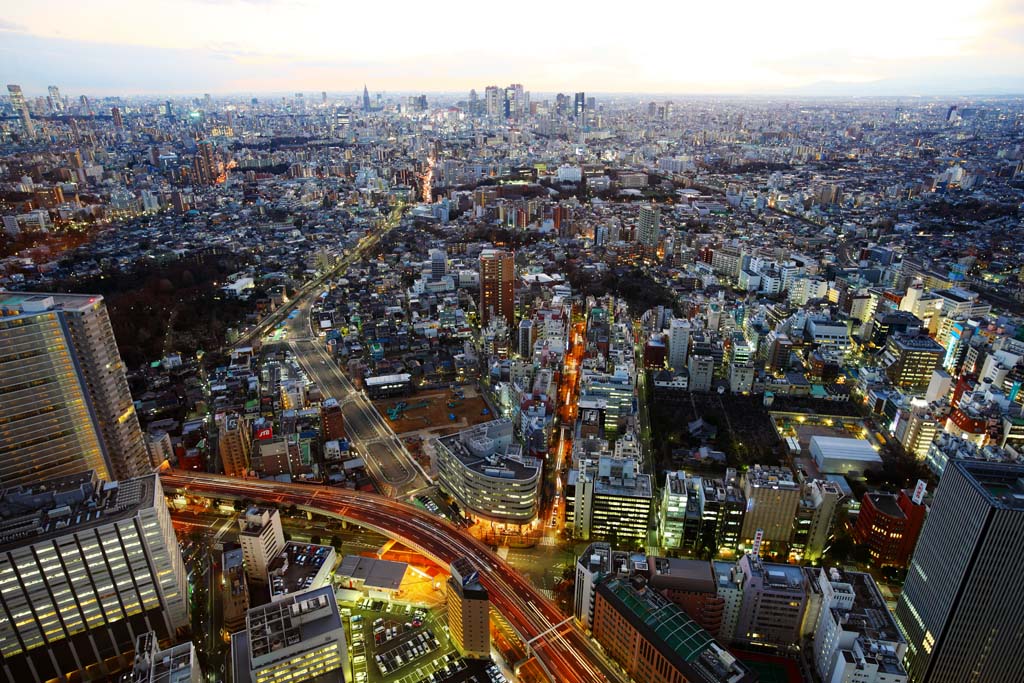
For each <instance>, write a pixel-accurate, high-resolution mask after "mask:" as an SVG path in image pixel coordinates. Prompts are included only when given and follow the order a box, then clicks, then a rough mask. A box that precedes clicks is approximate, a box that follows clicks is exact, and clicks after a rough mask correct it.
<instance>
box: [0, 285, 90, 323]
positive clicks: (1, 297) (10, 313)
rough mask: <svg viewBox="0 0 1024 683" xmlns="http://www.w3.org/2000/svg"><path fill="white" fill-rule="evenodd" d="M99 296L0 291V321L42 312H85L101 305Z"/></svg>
mask: <svg viewBox="0 0 1024 683" xmlns="http://www.w3.org/2000/svg"><path fill="white" fill-rule="evenodd" d="M102 301H103V297H102V296H100V295H99V294H53V293H50V292H8V291H3V290H0V319H2V318H6V317H16V316H19V315H26V314H35V313H41V312H43V311H52V310H65V311H79V312H81V311H87V310H89V309H90V308H92V307H93V306H95V305H96V304H97V303H102Z"/></svg>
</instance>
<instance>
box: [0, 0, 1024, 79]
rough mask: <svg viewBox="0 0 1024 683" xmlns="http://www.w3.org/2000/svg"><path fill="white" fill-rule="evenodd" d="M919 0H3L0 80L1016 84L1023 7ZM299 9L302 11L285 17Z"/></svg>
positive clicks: (1022, 51)
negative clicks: (525, 5)
mask: <svg viewBox="0 0 1024 683" xmlns="http://www.w3.org/2000/svg"><path fill="white" fill-rule="evenodd" d="M182 8H184V9H185V11H186V15H185V20H184V22H183V20H182ZM441 10H445V11H441ZM928 10H929V11H928V12H927V13H924V12H922V11H921V10H920V8H918V7H916V6H915V5H911V4H909V3H897V4H896V5H895V6H893V5H892V3H883V2H881V1H880V0H877V1H876V0H870V1H869V2H867V3H862V4H860V5H858V7H857V11H856V12H852V11H849V12H841V11H839V10H824V11H823V10H821V8H820V7H816V6H814V5H811V4H809V3H807V2H804V0H787V1H786V2H783V3H781V4H780V3H775V4H773V5H771V6H770V7H769V6H760V5H749V6H746V7H741V8H739V10H738V11H737V8H735V7H732V6H730V7H724V6H721V7H719V6H716V7H701V8H685V9H683V8H680V7H676V6H672V5H668V4H659V5H656V6H654V7H652V8H650V10H649V11H648V12H645V13H644V14H642V15H641V14H639V13H636V14H628V13H627V14H624V15H623V16H618V15H616V16H615V17H614V19H612V18H610V17H608V16H606V15H603V14H601V13H588V14H583V13H579V12H578V11H577V10H575V9H574V8H571V7H558V6H552V7H544V8H543V13H541V12H539V11H534V12H531V11H524V12H522V13H520V14H518V15H511V16H507V15H504V14H502V15H501V16H500V17H498V16H495V17H494V21H488V16H487V15H482V14H481V12H480V11H479V10H478V8H476V7H475V6H474V5H472V4H470V3H466V2H462V1H461V0H460V1H459V2H454V3H447V4H446V5H445V7H443V8H437V9H436V10H434V11H425V10H424V9H423V8H419V7H418V6H416V5H413V4H406V3H400V4H399V6H398V7H397V8H395V15H397V16H402V15H403V13H406V14H408V17H409V20H408V21H393V20H392V19H391V16H392V15H389V16H388V17H382V16H379V15H378V14H377V12H376V10H375V8H373V7H344V8H342V7H340V6H338V7H335V6H332V5H331V4H329V3H322V2H319V1H318V0H217V1H214V2H210V1H203V0H190V1H189V2H186V3H184V4H183V5H179V4H173V3H166V2H146V3H127V2H124V1H123V0H101V2H99V3H92V4H90V5H89V6H88V7H86V6H83V5H77V4H73V3H68V2H66V1H65V0H46V1H44V2H38V3H32V4H31V5H22V6H17V7H10V8H8V9H7V11H6V12H5V19H4V20H3V21H0V35H2V36H3V41H2V42H3V43H5V45H4V47H3V48H0V49H2V50H3V52H4V53H6V58H5V62H6V63H7V65H8V69H9V71H8V73H7V76H6V78H7V80H8V82H17V83H20V84H22V85H23V86H24V88H25V90H26V92H27V93H28V94H29V95H35V94H38V93H40V92H42V91H45V88H46V86H47V85H49V84H51V83H61V84H62V87H63V88H64V89H65V90H66V91H69V92H70V91H76V92H77V91H88V92H91V93H95V94H155V93H174V94H179V93H180V94H184V93H195V92H211V93H218V94H228V93H241V92H247V93H249V92H252V93H267V92H296V91H300V90H311V91H320V90H325V89H326V90H330V91H344V92H349V91H357V90H359V89H360V88H361V87H362V83H364V82H370V83H373V84H374V85H375V88H376V90H378V91H379V90H387V91H396V90H398V91H413V90H415V91H423V92H453V91H455V92H458V91H468V90H469V89H470V88H474V87H475V88H477V89H480V88H482V87H483V86H484V85H487V84H489V83H491V82H495V83H504V82H522V83H524V84H527V89H530V90H533V91H535V92H557V91H559V90H586V91H594V92H603V93H618V92H623V93H639V92H649V93H673V94H675V93H681V94H685V93H689V94H794V93H796V94H821V95H829V94H836V95H838V94H844V95H864V94H906V95H917V94H920V95H927V94H946V93H964V94H979V93H989V92H992V93H1007V92H1015V91H1016V92H1020V91H1022V90H1024V77H1022V76H1021V75H1020V74H1019V73H1018V72H1019V70H1017V69H1014V67H1013V64H1019V63H1021V60H1022V59H1024V40H1021V36H1022V33H1024V11H1022V10H1021V8H1020V7H1018V6H1015V4H1014V3H1012V2H1010V1H1009V0H992V1H989V2H981V3H953V2H942V3H940V4H939V5H935V4H932V5H929V7H928ZM297 12H298V13H301V14H302V15H304V16H309V17H316V21H295V16H296V13H297ZM737 15H738V16H739V17H740V18H739V20H737ZM53 17H61V19H62V20H61V21H60V22H54V21H53V20H52V18H53ZM110 17H118V21H117V22H111V21H110ZM883 19H884V20H883ZM388 22H390V23H388ZM377 26H380V28H379V29H375V27H377ZM183 27H187V29H188V30H182V28H183ZM559 27H562V29H561V30H559ZM563 32H564V34H565V35H567V36H569V37H568V38H561V37H560V36H561V35H563ZM502 35H504V36H506V39H496V37H500V36H502ZM69 63H73V64H76V65H78V68H76V69H74V70H68V68H67V65H68V64H69Z"/></svg>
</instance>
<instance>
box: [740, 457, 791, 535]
mask: <svg viewBox="0 0 1024 683" xmlns="http://www.w3.org/2000/svg"><path fill="white" fill-rule="evenodd" d="M743 493H744V494H746V496H747V513H746V515H744V517H743V530H742V531H741V532H740V541H741V542H742V543H744V544H746V547H747V548H748V549H749V548H750V547H751V542H752V541H753V539H754V538H755V536H757V532H758V531H761V533H762V535H763V538H762V542H761V549H762V554H764V550H766V549H768V548H771V549H772V551H773V552H774V551H775V550H778V549H780V546H783V545H786V544H788V543H789V540H790V538H791V536H792V534H793V519H794V518H795V517H796V511H797V507H798V506H799V505H800V485H799V484H798V483H796V482H795V481H793V472H792V470H790V469H789V468H788V467H785V466H783V467H776V466H770V467H762V466H761V465H754V466H753V467H752V468H751V469H750V470H748V471H747V472H746V473H745V474H744V475H743Z"/></svg>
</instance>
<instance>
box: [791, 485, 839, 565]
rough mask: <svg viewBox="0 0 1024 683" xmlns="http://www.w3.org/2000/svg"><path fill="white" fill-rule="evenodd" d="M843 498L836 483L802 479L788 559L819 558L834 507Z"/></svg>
mask: <svg viewBox="0 0 1024 683" xmlns="http://www.w3.org/2000/svg"><path fill="white" fill-rule="evenodd" d="M842 497H843V491H842V489H840V488H839V485H838V484H836V483H835V482H831V481H824V480H820V479H812V480H810V481H805V482H804V485H803V493H802V495H801V497H800V507H799V508H797V511H796V520H794V528H793V538H792V540H791V543H790V559H791V560H795V559H797V558H799V559H800V560H802V561H804V562H810V561H817V560H819V559H821V554H822V552H824V550H825V546H826V545H828V539H829V535H830V534H831V532H832V521H833V519H834V518H835V513H836V506H837V505H838V504H839V500H840V499H841V498H842Z"/></svg>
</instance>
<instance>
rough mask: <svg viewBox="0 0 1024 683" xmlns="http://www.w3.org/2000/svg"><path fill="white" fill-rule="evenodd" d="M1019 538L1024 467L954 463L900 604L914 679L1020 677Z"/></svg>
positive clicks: (927, 682) (940, 682)
mask: <svg viewBox="0 0 1024 683" xmlns="http://www.w3.org/2000/svg"><path fill="white" fill-rule="evenodd" d="M1021 538H1024V466H1022V465H1017V464H996V463H986V462H975V461H965V460H957V461H953V462H950V464H949V465H948V466H947V467H946V470H945V472H944V473H943V475H942V479H941V480H940V481H939V486H938V488H937V489H936V491H935V496H934V498H933V500H932V506H931V512H930V514H929V515H928V518H927V520H926V521H925V523H924V529H922V531H921V537H920V539H919V540H918V543H917V548H916V549H915V551H914V556H913V558H912V559H911V561H910V569H909V570H908V572H907V581H906V584H905V585H904V586H903V592H902V594H901V595H900V599H899V602H898V603H897V605H896V621H897V622H898V623H899V625H900V628H901V629H902V630H903V633H904V635H906V638H907V654H906V658H905V660H904V663H905V665H906V667H907V673H908V674H909V676H910V680H911V681H912V682H913V683H961V682H962V681H978V682H979V683H1012V682H1014V681H1019V680H1020V675H1021V671H1024V648H1022V647H1021V646H1020V638H1021V633H1022V632H1024V593H1022V592H1021V591H1020V590H1018V582H1019V579H1020V541H1021Z"/></svg>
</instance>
